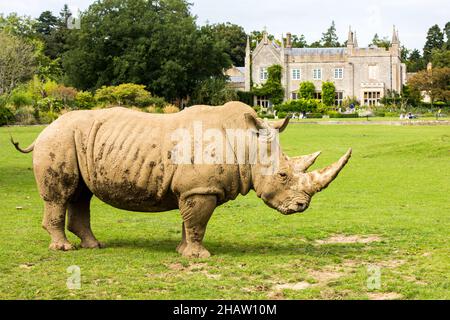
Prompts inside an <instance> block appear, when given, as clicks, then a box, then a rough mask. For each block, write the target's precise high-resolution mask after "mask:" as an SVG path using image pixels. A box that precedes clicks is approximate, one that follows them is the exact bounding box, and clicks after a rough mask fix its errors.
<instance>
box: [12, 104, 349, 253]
mask: <svg viewBox="0 0 450 320" xmlns="http://www.w3.org/2000/svg"><path fill="white" fill-rule="evenodd" d="M194 121H201V122H202V123H203V124H204V127H205V128H204V129H207V128H216V129H217V128H220V129H221V130H223V131H225V130H226V129H251V130H254V131H255V132H256V131H258V130H260V129H265V130H266V131H267V132H272V131H273V130H274V129H278V130H280V131H283V130H284V129H285V128H286V126H287V124H288V119H286V120H284V121H280V122H275V123H272V124H271V125H270V126H269V124H267V123H266V122H264V121H262V120H261V119H259V118H258V117H257V115H256V112H255V111H254V110H253V109H252V108H251V107H249V106H247V105H245V104H242V103H240V102H230V103H227V104H225V105H224V106H219V107H209V106H195V107H191V108H188V109H186V110H184V111H182V112H180V113H177V114H171V115H154V114H146V113H141V112H136V111H131V110H128V109H124V108H111V109H104V110H94V111H74V112H70V113H67V114H65V115H63V116H61V117H60V118H59V119H58V120H56V121H55V122H53V123H52V124H51V125H50V126H48V127H47V128H46V129H45V130H44V131H43V132H42V133H41V134H40V135H39V137H38V138H37V139H36V141H35V142H34V143H33V145H31V146H30V147H28V148H27V149H20V147H19V145H18V143H14V142H13V143H14V144H15V147H16V149H17V150H19V151H21V152H24V153H28V152H31V151H34V153H33V169H34V174H35V178H36V182H37V186H38V189H39V193H40V196H41V198H42V199H43V200H44V218H43V222H42V226H43V227H44V228H45V229H46V230H47V231H48V233H49V234H50V236H51V243H50V248H51V249H55V250H71V249H74V248H75V247H74V246H73V245H72V244H71V243H70V242H69V241H68V240H67V238H66V235H65V222H66V214H67V218H68V223H67V228H68V230H69V231H71V232H73V233H74V234H75V235H77V236H78V237H79V238H80V239H81V247H83V248H100V247H101V246H102V244H100V242H99V241H98V240H97V239H96V238H95V236H94V234H93V232H92V230H91V225H90V200H91V198H92V196H93V195H95V196H97V197H98V198H99V199H101V200H102V201H104V202H106V203H108V204H110V205H112V206H114V207H117V208H121V209H125V210H131V211H140V212H161V211H169V210H173V209H180V212H181V216H182V219H183V225H182V231H183V239H182V241H181V243H180V244H179V246H178V247H177V251H178V252H179V253H180V254H182V255H183V256H186V257H201V258H204V257H208V256H209V255H210V254H209V252H208V251H207V250H206V249H205V248H204V247H203V245H202V241H203V237H204V234H205V230H206V225H207V223H208V221H209V218H210V217H211V215H212V213H213V211H214V209H215V208H216V207H217V206H219V205H221V204H223V203H225V202H227V201H229V200H234V199H235V198H236V197H237V196H238V195H239V194H242V195H245V194H247V193H248V192H249V191H250V190H255V191H256V194H257V195H258V197H260V198H261V199H262V200H263V201H264V202H265V203H266V204H267V205H268V206H270V207H271V208H274V209H276V210H278V211H280V212H281V213H283V214H292V213H296V212H303V211H304V210H306V209H307V208H308V206H309V203H310V201H311V197H312V196H313V195H314V194H315V193H317V192H319V191H321V190H322V189H324V188H326V187H327V186H328V185H329V183H331V181H333V179H335V178H336V176H337V175H338V173H339V171H340V170H341V169H342V168H343V167H344V166H345V164H346V163H347V161H348V159H349V158H350V155H351V150H349V151H348V152H347V153H346V154H345V155H344V156H343V157H342V158H341V159H340V160H339V161H338V162H336V163H334V164H332V165H331V166H329V167H326V168H324V169H322V170H316V171H313V172H306V170H307V169H308V168H309V167H310V166H311V165H312V164H313V163H314V161H315V159H316V158H317V156H318V155H319V153H315V154H312V155H308V156H303V157H298V158H289V157H287V156H285V155H284V154H282V153H281V154H280V156H279V169H278V171H277V172H275V173H274V174H273V175H262V174H261V169H263V165H261V164H249V163H245V164H226V165H220V164H215V165H205V164H194V163H191V164H176V163H174V162H173V161H172V160H171V151H172V150H173V147H174V142H173V141H171V138H170V137H171V136H170V134H171V133H172V132H173V131H174V130H176V129H178V128H192V127H193V123H194ZM271 130H272V131H271ZM190 132H191V135H192V131H190ZM260 138H263V137H260Z"/></svg>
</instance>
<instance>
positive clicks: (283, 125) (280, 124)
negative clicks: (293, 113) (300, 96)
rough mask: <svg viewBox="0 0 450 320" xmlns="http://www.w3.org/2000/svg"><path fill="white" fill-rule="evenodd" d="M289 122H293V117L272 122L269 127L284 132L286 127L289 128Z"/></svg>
mask: <svg viewBox="0 0 450 320" xmlns="http://www.w3.org/2000/svg"><path fill="white" fill-rule="evenodd" d="M289 120H291V117H290V116H287V117H286V118H285V119H284V120H280V121H276V122H270V123H269V125H270V126H271V127H272V128H274V129H277V130H278V131H279V132H283V131H284V129H286V127H287V126H288V124H289Z"/></svg>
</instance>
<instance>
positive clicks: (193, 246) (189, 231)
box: [179, 195, 217, 258]
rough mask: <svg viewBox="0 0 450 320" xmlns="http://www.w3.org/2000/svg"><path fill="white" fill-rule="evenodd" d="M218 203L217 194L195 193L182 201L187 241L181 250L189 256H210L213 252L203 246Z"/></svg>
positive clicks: (181, 209) (184, 254) (181, 206)
mask: <svg viewBox="0 0 450 320" xmlns="http://www.w3.org/2000/svg"><path fill="white" fill-rule="evenodd" d="M216 205H217V198H216V196H215V195H194V196H190V197H188V198H186V199H183V200H182V201H181V202H180V211H181V215H182V217H183V221H184V228H183V229H184V232H185V243H183V241H182V242H181V244H180V246H179V252H180V251H181V252H180V253H181V254H182V255H183V256H184V257H187V258H208V257H209V256H211V254H210V253H209V252H208V250H206V249H205V248H204V247H203V244H202V241H203V237H204V236H205V231H206V225H207V224H208V221H209V218H210V217H211V215H212V213H213V212H214V209H215V208H216Z"/></svg>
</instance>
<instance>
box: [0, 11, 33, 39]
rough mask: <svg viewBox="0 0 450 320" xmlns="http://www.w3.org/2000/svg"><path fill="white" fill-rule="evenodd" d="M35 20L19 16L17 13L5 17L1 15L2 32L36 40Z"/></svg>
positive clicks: (0, 27)
mask: <svg viewBox="0 0 450 320" xmlns="http://www.w3.org/2000/svg"><path fill="white" fill-rule="evenodd" d="M35 24H36V22H35V20H33V19H32V18H31V17H26V16H19V15H17V13H11V14H9V15H8V16H6V17H4V16H3V14H0V31H4V32H6V33H9V34H12V35H15V36H18V37H21V38H24V39H25V38H28V39H31V38H34V37H35V35H36V30H35Z"/></svg>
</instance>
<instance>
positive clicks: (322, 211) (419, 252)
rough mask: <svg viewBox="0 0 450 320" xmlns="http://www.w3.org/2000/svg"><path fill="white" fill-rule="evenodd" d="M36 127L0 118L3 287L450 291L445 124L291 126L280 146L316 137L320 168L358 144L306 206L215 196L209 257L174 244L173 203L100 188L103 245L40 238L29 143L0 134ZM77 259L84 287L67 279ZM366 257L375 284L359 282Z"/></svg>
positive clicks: (48, 293)
mask: <svg viewBox="0 0 450 320" xmlns="http://www.w3.org/2000/svg"><path fill="white" fill-rule="evenodd" d="M41 130H42V127H14V128H0V199H1V205H0V219H1V220H0V221H1V223H0V298H1V299H14V298H19V299H206V298H208V299H267V298H275V299H369V298H372V299H373V298H391V299H392V298H400V299H450V281H449V275H450V257H449V252H450V250H449V249H450V248H449V240H450V237H449V235H450V234H449V230H450V127H449V126H405V127H403V126H400V127H399V126H383V125H379V126H361V125H351V126H318V125H299V124H293V125H291V126H290V127H289V129H288V130H287V131H286V132H285V133H283V135H282V137H281V142H282V146H283V148H284V151H285V152H286V153H287V154H288V155H291V156H294V155H300V154H306V153H311V152H314V151H317V150H322V151H323V155H322V156H321V157H320V158H319V161H318V163H317V165H316V166H315V167H319V166H324V165H327V164H329V163H331V162H332V161H334V160H336V159H338V157H339V156H341V155H342V154H343V153H344V152H345V151H346V150H347V148H348V147H350V146H351V147H353V150H354V156H353V157H352V159H351V160H350V163H349V164H348V166H347V167H346V168H345V169H344V171H343V172H342V173H341V175H340V176H339V178H338V179H337V180H336V181H335V182H334V183H333V184H332V185H331V186H330V187H329V188H328V189H327V190H325V191H324V192H322V193H320V194H318V195H316V196H315V197H314V199H313V201H312V203H311V206H310V208H309V209H308V210H307V211H306V212H305V213H304V214H298V215H292V216H283V215H281V214H279V213H277V212H276V211H274V210H272V209H270V208H268V207H266V206H265V205H264V203H263V202H262V201H261V200H260V199H258V198H256V196H255V194H254V193H251V194H249V195H248V196H246V197H239V198H238V199H237V200H236V201H234V202H229V203H227V204H225V205H223V206H222V207H220V208H218V209H217V210H216V212H215V214H214V215H213V217H212V219H211V221H210V223H209V227H208V230H207V234H206V239H205V246H206V247H207V248H208V249H209V250H210V251H211V253H212V254H213V256H212V257H211V258H209V259H206V260H193V261H190V260H187V259H184V258H181V257H180V256H179V255H178V254H177V253H176V252H175V247H176V245H177V243H178V241H179V240H180V237H181V232H180V231H181V218H180V216H179V213H178V212H177V211H174V212H166V213H153V214H148V213H131V212H126V211H121V210H117V209H114V208H112V207H110V206H108V205H105V204H103V203H101V202H100V201H98V200H95V201H94V202H93V206H92V212H93V213H92V224H93V229H94V232H95V233H96V235H97V237H98V238H99V240H100V241H102V242H104V243H105V244H106V245H107V248H106V249H102V250H77V251H72V252H52V251H49V250H48V249H47V248H48V244H49V236H48V235H47V233H46V232H45V231H44V230H43V229H42V228H41V219H42V208H43V204H42V201H41V200H40V198H39V196H38V193H37V191H36V187H35V182H34V178H33V173H32V170H31V166H32V162H31V155H23V154H20V153H18V152H16V151H15V150H13V147H12V146H11V145H10V144H9V142H8V140H9V134H8V132H9V131H11V132H12V133H13V135H14V137H15V138H16V139H17V140H19V141H20V142H21V144H22V146H25V145H27V144H28V143H30V142H32V141H33V140H34V138H35V137H36V136H37V135H38V133H39V132H40V131H41ZM16 207H22V209H17V208H16ZM69 237H70V239H71V240H72V241H74V242H75V243H79V240H78V239H77V238H76V237H75V236H73V235H72V234H70V233H69ZM321 240H322V241H321ZM338 240H342V241H344V242H345V241H347V240H349V242H350V243H340V242H339V241H338ZM342 241H341V242H342ZM352 241H353V242H352ZM72 265H77V266H79V267H80V268H81V289H79V290H69V289H67V286H66V280H67V278H68V277H69V276H70V274H69V273H67V268H68V267H69V266H72ZM374 266H375V267H379V268H380V269H379V270H380V271H381V278H380V280H381V281H380V288H379V289H376V288H375V289H369V288H368V286H367V282H368V279H372V277H373V276H374V274H373V273H372V271H370V270H371V269H368V268H369V267H374ZM369 282H370V281H369Z"/></svg>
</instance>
